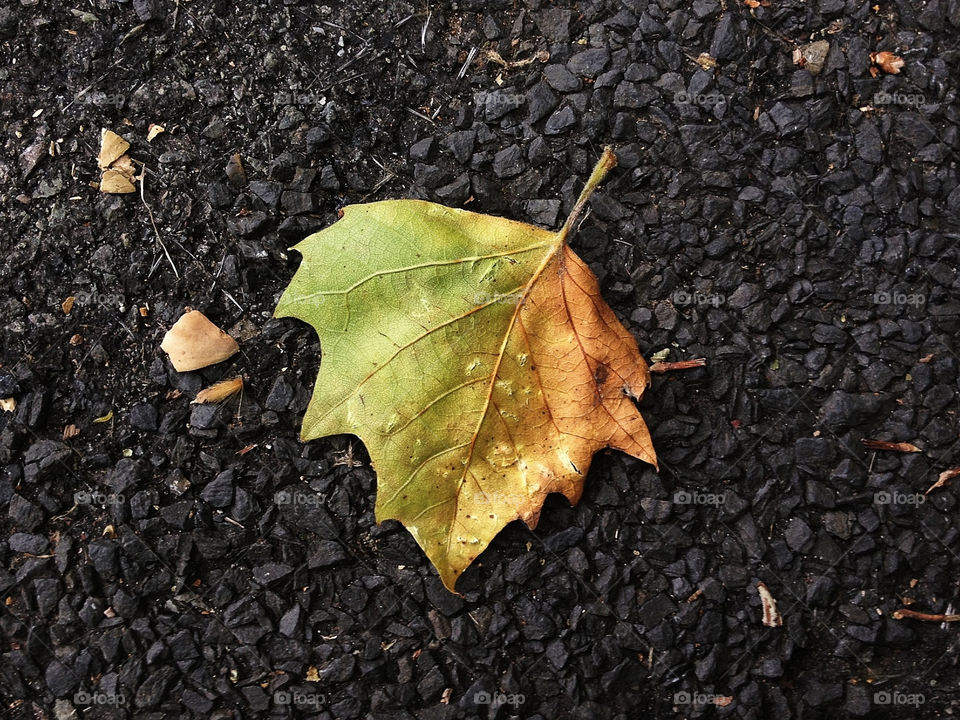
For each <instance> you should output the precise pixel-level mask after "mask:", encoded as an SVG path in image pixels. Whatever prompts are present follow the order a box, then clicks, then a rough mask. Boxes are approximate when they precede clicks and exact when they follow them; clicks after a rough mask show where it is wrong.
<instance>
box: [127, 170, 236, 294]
mask: <svg viewBox="0 0 960 720" xmlns="http://www.w3.org/2000/svg"><path fill="white" fill-rule="evenodd" d="M146 169H147V166H146V165H144V166H143V170H144V171H143V172H141V173H140V201H141V202H142V203H143V205H144V207H145V208H147V214H149V215H150V224H151V225H153V232H154V233H156V235H157V242H158V243H160V247H162V248H163V254H164V255H166V256H167V262H168V263H170V267H172V268H173V274H174V275H176V276H177V280H179V279H180V272H179V271H178V270H177V266H176V265H174V263H173V258H172V257H170V253H169V252H168V251H167V246H166V245H164V244H163V238H161V237H160V231H159V230H158V229H157V223H156V221H155V220H154V219H153V210H151V209H150V205H149V204H148V203H147V199H146V198H145V197H144V195H143V193H144V191H145V190H146V188H147V173H146ZM234 302H236V301H234Z"/></svg>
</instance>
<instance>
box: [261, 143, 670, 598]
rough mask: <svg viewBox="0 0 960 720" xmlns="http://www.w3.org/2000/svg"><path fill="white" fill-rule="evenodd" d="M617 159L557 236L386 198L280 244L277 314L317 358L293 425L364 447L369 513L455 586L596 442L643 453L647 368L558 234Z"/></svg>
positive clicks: (573, 486) (565, 482) (586, 460)
mask: <svg viewBox="0 0 960 720" xmlns="http://www.w3.org/2000/svg"><path fill="white" fill-rule="evenodd" d="M615 164H616V159H615V157H614V155H613V153H612V151H611V150H610V149H609V148H607V149H606V150H605V151H604V154H603V157H602V158H601V160H600V162H599V163H598V164H597V167H596V168H595V169H594V171H593V174H592V175H591V177H590V179H589V180H588V182H587V184H586V186H585V187H584V190H583V193H582V194H581V195H580V198H579V200H578V201H577V203H576V206H575V207H574V209H573V211H572V212H571V214H570V217H569V218H568V219H567V221H566V223H565V224H564V226H563V228H562V229H561V230H560V231H559V232H550V231H547V230H544V229H541V228H538V227H534V226H532V225H527V224H524V223H519V222H515V221H512V220H507V219H503V218H497V217H491V216H488V215H479V214H477V213H472V212H467V211H464V210H457V209H452V208H447V207H444V206H442V205H437V204H434V203H429V202H424V201H420V200H387V201H383V202H376V203H370V204H365V205H351V206H348V207H346V208H344V212H343V218H342V219H341V220H339V221H338V222H336V223H334V224H333V225H332V226H330V227H328V228H326V229H324V230H322V231H320V232H318V233H315V234H313V235H311V236H310V237H308V238H306V239H305V240H303V241H302V242H300V243H299V244H298V245H296V246H295V248H294V249H296V250H297V251H299V252H300V253H301V254H302V256H303V259H302V262H301V264H300V268H299V269H298V270H297V272H296V274H295V275H294V277H293V279H292V280H291V282H290V285H289V286H288V287H287V289H286V291H285V292H284V293H283V296H282V297H281V298H280V301H279V303H278V304H277V308H276V311H275V315H276V316H277V317H287V316H292V317H297V318H300V319H301V320H304V321H306V322H308V323H309V324H310V325H312V326H313V327H314V328H315V329H316V330H317V333H318V335H319V336H320V344H321V350H322V353H323V358H322V362H321V364H320V370H319V372H318V375H317V381H316V386H315V387H314V391H313V397H312V399H311V401H310V405H309V407H308V408H307V412H306V414H305V416H304V420H303V427H302V430H301V438H302V439H303V440H305V441H306V440H311V439H314V438H319V437H324V436H327V435H335V434H341V433H349V434H353V435H356V436H358V437H359V438H360V439H361V440H362V441H363V442H364V443H365V444H366V447H367V450H368V452H369V454H370V458H371V461H372V464H373V467H374V469H375V470H376V472H377V478H378V483H377V500H376V518H377V522H382V521H384V520H387V519H396V520H399V521H400V522H402V523H403V524H404V525H405V526H406V528H407V530H409V531H410V533H411V534H412V535H413V537H414V538H415V539H416V540H417V542H418V543H419V544H420V547H421V548H423V550H424V552H425V553H426V554H427V557H429V558H430V560H431V561H432V562H433V564H434V565H435V566H436V568H437V570H438V571H439V573H440V577H441V579H442V580H443V583H444V585H445V586H446V587H447V588H448V589H450V590H451V591H453V588H454V585H455V583H456V581H457V579H458V578H459V577H460V575H461V574H462V572H463V571H464V569H465V568H466V567H467V566H468V565H470V563H471V562H473V560H474V559H475V558H476V557H477V556H478V555H479V554H480V553H481V552H482V551H483V550H484V549H485V548H486V547H487V545H488V544H489V543H490V541H491V540H492V539H493V537H494V536H495V535H496V534H497V533H498V532H499V531H500V530H501V529H502V528H503V527H504V526H505V525H506V524H507V523H509V522H511V521H513V520H516V519H521V520H523V521H524V522H525V523H526V524H527V525H528V526H529V527H531V528H533V527H535V526H536V524H537V521H538V519H539V515H540V510H541V508H542V506H543V502H544V500H545V499H546V497H547V495H548V494H549V493H554V492H559V493H563V494H564V495H565V496H566V497H567V499H568V500H569V501H570V502H571V503H572V504H576V503H577V501H578V500H579V499H580V495H581V493H582V492H583V483H584V477H585V476H586V474H587V470H588V469H589V467H590V462H591V459H592V457H593V454H594V453H595V452H596V451H598V450H601V449H603V448H605V447H613V448H617V449H619V450H623V451H624V452H626V453H629V454H630V455H633V456H635V457H637V458H640V459H642V460H645V461H646V462H648V463H651V464H653V465H656V456H655V453H654V450H653V444H652V442H651V440H650V434H649V431H648V430H647V426H646V424H645V423H644V421H643V418H642V417H641V415H640V413H639V411H638V410H637V408H636V406H635V404H634V401H635V400H637V399H639V398H640V396H641V395H642V394H643V392H644V390H645V389H646V388H647V387H648V385H649V384H650V374H649V372H648V369H647V365H646V363H645V362H644V360H643V358H642V356H641V355H640V353H639V351H638V349H637V343H636V340H635V339H634V338H633V336H632V335H630V333H629V332H627V330H626V329H625V328H624V327H623V325H622V324H621V323H620V321H619V320H617V318H616V316H615V315H614V313H613V311H612V310H611V309H610V308H609V307H608V306H607V304H606V303H605V302H604V301H603V299H602V298H601V296H600V290H599V286H598V284H597V279H596V277H595V276H594V274H593V273H592V272H591V271H590V269H589V268H588V267H587V266H586V264H584V262H583V261H582V260H581V259H580V258H579V257H577V255H576V254H575V253H574V252H573V251H572V250H571V249H570V248H569V247H568V245H567V238H568V236H569V234H570V232H571V230H572V228H573V226H574V224H575V223H576V221H577V220H578V219H579V217H580V215H581V214H582V212H583V209H584V207H585V205H586V202H587V200H588V198H589V196H590V194H591V193H592V192H593V190H594V188H595V187H596V186H597V184H598V183H599V182H600V181H601V180H602V178H603V177H604V176H605V174H606V172H607V171H608V170H609V169H610V168H612V167H613V166H614V165H615Z"/></svg>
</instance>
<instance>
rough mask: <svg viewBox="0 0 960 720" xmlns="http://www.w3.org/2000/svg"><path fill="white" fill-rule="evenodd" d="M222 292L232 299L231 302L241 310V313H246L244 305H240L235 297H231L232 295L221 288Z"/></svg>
mask: <svg viewBox="0 0 960 720" xmlns="http://www.w3.org/2000/svg"><path fill="white" fill-rule="evenodd" d="M220 292H222V293H223V294H224V295H226V296H227V297H228V298H230V301H231V302H232V303H233V304H234V305H236V306H237V307H238V308H239V309H240V312H246V311H245V310H244V309H243V305H241V304H240V303H238V302H237V301H236V300H235V299H234V297H233V295H231V294H230V293H228V292H227V291H226V290H224V289H223V288H220Z"/></svg>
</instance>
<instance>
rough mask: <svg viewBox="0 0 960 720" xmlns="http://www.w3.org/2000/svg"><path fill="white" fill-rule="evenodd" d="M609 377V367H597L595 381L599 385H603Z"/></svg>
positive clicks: (594, 373)
mask: <svg viewBox="0 0 960 720" xmlns="http://www.w3.org/2000/svg"><path fill="white" fill-rule="evenodd" d="M609 376H610V371H609V370H608V369H607V366H606V365H604V364H602V363H601V364H600V365H597V369H596V370H594V371H593V379H594V380H595V381H596V383H597V385H602V384H603V383H604V382H605V381H606V379H607V378H608V377H609Z"/></svg>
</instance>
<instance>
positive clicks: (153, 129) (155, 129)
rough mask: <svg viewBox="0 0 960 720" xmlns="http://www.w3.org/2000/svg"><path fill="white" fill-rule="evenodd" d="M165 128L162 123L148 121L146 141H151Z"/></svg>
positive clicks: (164, 130)
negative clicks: (156, 123)
mask: <svg viewBox="0 0 960 720" xmlns="http://www.w3.org/2000/svg"><path fill="white" fill-rule="evenodd" d="M166 131H167V129H166V128H165V127H164V126H163V125H155V124H154V123H150V127H148V128H147V142H153V139H154V138H155V137H156V136H157V135H159V134H160V133H162V132H166Z"/></svg>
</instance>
